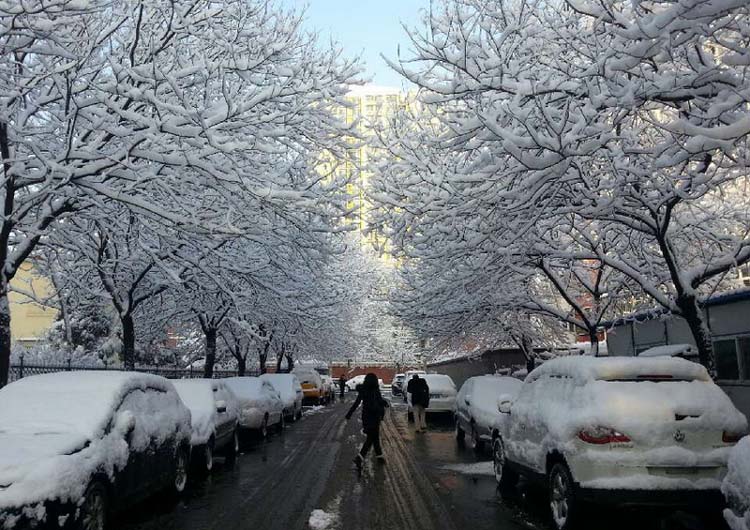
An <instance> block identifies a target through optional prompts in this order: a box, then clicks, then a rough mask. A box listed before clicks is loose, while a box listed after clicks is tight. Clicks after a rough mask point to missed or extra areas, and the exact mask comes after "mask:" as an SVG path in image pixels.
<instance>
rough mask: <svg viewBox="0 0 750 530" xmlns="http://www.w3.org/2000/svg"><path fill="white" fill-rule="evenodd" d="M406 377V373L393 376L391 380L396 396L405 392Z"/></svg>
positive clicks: (392, 390) (392, 392) (392, 391)
mask: <svg viewBox="0 0 750 530" xmlns="http://www.w3.org/2000/svg"><path fill="white" fill-rule="evenodd" d="M405 379H406V374H396V375H395V376H393V381H392V382H391V394H393V395H394V396H400V395H401V394H402V393H403V386H404V380H405Z"/></svg>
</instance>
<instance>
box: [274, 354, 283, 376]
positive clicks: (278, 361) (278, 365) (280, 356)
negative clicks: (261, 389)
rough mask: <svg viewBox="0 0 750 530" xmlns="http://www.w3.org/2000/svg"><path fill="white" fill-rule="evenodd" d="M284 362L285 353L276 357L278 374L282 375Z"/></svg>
mask: <svg viewBox="0 0 750 530" xmlns="http://www.w3.org/2000/svg"><path fill="white" fill-rule="evenodd" d="M283 360H284V353H283V352H282V353H279V354H278V355H277V356H276V373H277V374H280V373H281V363H282V361H283Z"/></svg>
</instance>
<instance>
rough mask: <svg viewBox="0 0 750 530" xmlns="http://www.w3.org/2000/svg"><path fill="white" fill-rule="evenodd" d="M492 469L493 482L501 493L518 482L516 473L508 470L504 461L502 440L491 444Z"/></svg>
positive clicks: (497, 439)
mask: <svg viewBox="0 0 750 530" xmlns="http://www.w3.org/2000/svg"><path fill="white" fill-rule="evenodd" d="M492 467H493V469H494V471H495V482H497V486H498V487H499V488H500V490H501V491H503V492H504V491H508V490H509V489H511V488H513V487H514V486H515V485H516V483H517V482H518V473H516V472H515V471H514V470H512V469H510V467H509V466H508V461H507V460H506V459H505V445H503V440H502V438H495V440H494V441H493V442H492Z"/></svg>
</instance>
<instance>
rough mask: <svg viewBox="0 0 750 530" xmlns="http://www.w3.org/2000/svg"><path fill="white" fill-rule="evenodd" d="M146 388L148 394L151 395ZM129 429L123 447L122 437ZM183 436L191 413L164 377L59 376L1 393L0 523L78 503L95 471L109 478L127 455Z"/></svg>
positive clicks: (187, 432) (43, 377)
mask: <svg viewBox="0 0 750 530" xmlns="http://www.w3.org/2000/svg"><path fill="white" fill-rule="evenodd" d="M150 390H151V391H150ZM129 429H132V434H131V437H130V442H129V443H128V442H127V441H126V440H125V435H126V433H127V431H128V430H129ZM173 437H174V438H176V441H177V442H178V443H179V442H180V441H182V440H184V441H187V440H188V439H189V437H190V412H189V411H188V409H187V408H186V407H185V406H184V405H183V404H182V402H181V401H180V398H179V397H178V395H177V393H176V392H175V390H174V387H173V386H172V384H171V383H170V382H169V381H167V380H166V379H164V378H161V377H158V376H153V375H147V374H139V373H129V372H63V373H56V374H47V375H39V376H33V377H28V378H25V379H22V380H20V381H17V382H15V383H12V384H10V385H8V386H6V387H4V388H3V389H2V390H0V447H2V451H0V526H2V527H3V528H12V527H13V526H14V525H15V524H16V522H17V521H16V520H15V518H16V516H17V515H18V513H19V510H22V511H23V513H24V514H25V515H26V516H29V517H32V518H33V519H44V517H45V516H46V514H45V508H44V504H43V503H44V502H45V501H47V500H54V499H59V500H60V501H63V502H72V503H76V502H79V501H80V499H81V498H82V496H83V493H84V492H85V490H86V487H87V486H88V483H89V480H90V477H91V476H92V475H93V474H94V473H95V472H102V473H105V474H106V475H108V476H110V477H112V476H113V475H114V473H115V471H116V470H118V469H122V468H123V467H124V466H125V465H126V464H127V462H128V456H129V453H130V451H131V450H139V451H140V450H145V448H146V447H147V446H148V445H149V444H150V443H155V444H157V445H162V444H163V443H164V442H165V441H167V440H169V439H170V438H173Z"/></svg>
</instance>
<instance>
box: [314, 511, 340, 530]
mask: <svg viewBox="0 0 750 530" xmlns="http://www.w3.org/2000/svg"><path fill="white" fill-rule="evenodd" d="M337 520H338V517H337V516H336V514H332V513H328V512H325V511H323V510H313V512H312V513H311V514H310V519H309V520H308V522H307V524H309V525H310V528H312V530H326V529H328V528H330V527H331V526H333V525H334V524H335V523H336V521H337Z"/></svg>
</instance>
